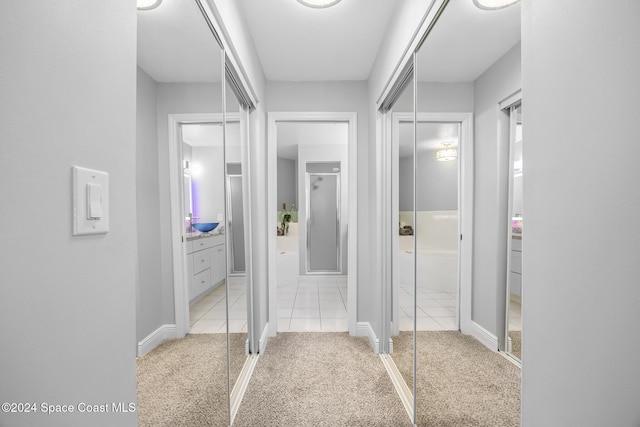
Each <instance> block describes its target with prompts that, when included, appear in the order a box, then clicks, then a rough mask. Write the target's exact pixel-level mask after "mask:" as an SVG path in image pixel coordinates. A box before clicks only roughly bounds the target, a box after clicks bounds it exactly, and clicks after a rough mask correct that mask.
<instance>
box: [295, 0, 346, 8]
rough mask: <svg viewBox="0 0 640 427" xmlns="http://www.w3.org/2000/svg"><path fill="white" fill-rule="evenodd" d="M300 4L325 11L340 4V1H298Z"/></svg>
mask: <svg viewBox="0 0 640 427" xmlns="http://www.w3.org/2000/svg"><path fill="white" fill-rule="evenodd" d="M298 3H300V4H303V5H305V6H307V7H312V8H314V9H325V8H327V7H331V6H335V5H336V4H338V3H340V0H298Z"/></svg>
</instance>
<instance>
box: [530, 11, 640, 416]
mask: <svg viewBox="0 0 640 427" xmlns="http://www.w3.org/2000/svg"><path fill="white" fill-rule="evenodd" d="M522 10H523V21H522V29H523V34H522V60H523V76H522V77H523V82H522V86H523V87H522V91H523V99H524V104H523V107H524V108H523V118H524V124H523V135H524V138H525V140H526V145H525V146H524V150H525V154H524V155H525V160H526V166H525V167H526V173H525V174H524V175H523V179H524V200H523V203H524V209H525V222H524V224H525V227H526V228H525V229H524V230H526V231H525V233H526V239H525V240H523V248H524V250H525V252H526V257H523V259H522V262H523V265H522V269H523V273H524V274H525V276H523V292H524V293H523V295H524V298H525V304H524V306H523V313H522V314H523V319H522V322H523V334H524V337H525V338H524V341H523V347H522V363H523V369H522V426H523V427H538V426H548V427H560V426H583V427H598V426H603V425H608V426H638V425H640V406H639V405H638V396H640V381H639V379H640V364H638V354H640V338H639V336H638V326H639V325H640V310H639V309H638V306H639V304H640V286H639V285H638V284H639V278H640V263H639V262H638V255H639V254H640V229H639V228H638V227H637V224H636V222H637V218H638V213H639V212H640V186H639V185H638V182H640V169H639V168H638V159H640V144H638V135H640V121H639V120H638V117H639V116H640V102H638V100H639V99H640V83H639V80H638V76H639V75H640V57H639V56H638V52H640V3H639V2H637V1H619V2H609V3H607V4H606V5H603V4H601V3H598V2H585V1H581V0H563V1H562V2H554V1H542V2H541V1H535V0H523V1H522ZM609 149H615V153H616V154H615V155H608V154H607V150H609Z"/></svg>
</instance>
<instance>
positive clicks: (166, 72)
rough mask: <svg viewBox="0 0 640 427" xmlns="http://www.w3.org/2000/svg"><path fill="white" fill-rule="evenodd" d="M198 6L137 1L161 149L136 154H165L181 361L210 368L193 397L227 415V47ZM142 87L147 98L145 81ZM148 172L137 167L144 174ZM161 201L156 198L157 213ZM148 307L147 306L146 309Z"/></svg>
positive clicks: (208, 415) (225, 419)
mask: <svg viewBox="0 0 640 427" xmlns="http://www.w3.org/2000/svg"><path fill="white" fill-rule="evenodd" d="M200 6H201V3H200V0H191V1H182V0H164V1H163V2H162V3H161V5H160V6H159V7H157V8H155V9H152V10H139V11H138V84H139V86H140V85H141V82H143V81H146V82H148V83H149V84H148V85H145V87H148V88H149V89H150V90H151V89H152V92H153V102H154V103H155V106H154V108H153V114H154V115H155V117H156V120H157V122H156V124H155V129H154V144H155V145H156V146H157V147H158V150H159V152H158V153H157V155H155V156H154V155H153V154H154V153H153V152H149V151H147V150H145V151H139V152H138V156H139V157H140V156H143V157H144V159H145V160H140V161H139V163H138V164H140V162H143V161H145V162H146V161H147V160H146V159H149V160H148V164H149V165H151V164H152V162H153V161H155V162H156V165H155V167H156V168H157V167H158V166H157V163H158V160H159V164H160V171H159V172H160V174H161V179H160V184H159V185H160V194H162V191H164V190H163V188H162V186H163V185H168V186H169V188H167V189H166V191H167V192H168V193H170V194H171V198H170V200H171V201H170V204H171V206H170V208H171V213H170V215H171V231H172V237H171V239H170V240H171V243H169V242H167V243H166V244H167V245H168V244H171V245H172V246H174V247H173V257H172V258H173V271H174V272H180V271H182V272H183V275H182V277H180V276H179V274H178V273H176V275H174V277H173V278H174V280H173V289H171V290H170V292H172V293H173V296H174V298H173V301H174V303H175V321H176V328H177V330H178V332H179V334H182V333H188V334H189V335H188V336H187V337H186V338H183V339H182V340H183V341H182V343H189V345H188V346H186V348H187V349H188V351H190V353H189V354H185V355H183V356H181V363H182V364H183V365H182V366H181V367H180V368H181V369H184V363H186V362H185V361H184V360H189V361H190V362H192V363H191V364H189V365H188V366H189V367H188V370H189V375H192V374H193V375H198V376H202V375H205V373H206V376H207V377H208V379H207V380H208V382H209V387H208V389H207V390H206V393H204V392H203V393H204V396H194V400H196V399H200V398H205V399H206V402H207V403H206V404H204V405H203V406H202V411H203V413H202V414H201V419H200V421H201V422H206V423H207V424H210V425H228V424H229V405H228V401H229V397H228V378H229V372H228V354H227V327H226V322H227V303H226V298H227V292H226V264H225V259H224V248H225V236H224V226H223V224H222V222H223V221H222V218H221V216H222V214H223V213H224V212H225V199H224V192H223V191H222V189H223V188H224V161H223V153H222V151H223V145H224V144H223V137H224V134H223V115H222V113H223V96H222V94H223V88H222V82H223V63H224V56H223V55H224V53H223V50H222V48H221V46H220V45H219V43H218V41H217V38H216V36H215V35H214V33H213V32H212V30H211V27H210V26H209V25H208V22H207V18H206V16H205V15H204V14H203V13H202V9H201V7H200ZM138 93H139V101H138V102H141V101H142V100H143V98H142V96H141V95H140V88H139V90H138ZM167 129H171V132H167ZM139 131H141V128H140V124H139ZM167 147H168V148H167ZM165 165H169V167H168V168H167V166H165ZM147 167H151V166H147ZM144 173H145V172H144V169H139V171H138V176H139V177H140V176H141V174H144ZM163 174H166V175H163ZM167 175H168V177H167ZM152 182H154V183H155V182H158V171H157V169H156V172H155V173H154V174H152V175H151V176H150V178H149V180H148V181H145V182H144V185H145V186H149V188H148V189H145V192H144V193H142V194H143V195H142V196H141V195H140V194H141V193H140V192H139V193H138V203H139V212H140V205H141V204H142V205H144V203H145V201H146V200H147V199H148V198H149V197H151V195H152V194H153V193H152V186H151V183H152ZM138 185H140V183H139V184H138ZM160 202H161V203H160V208H161V209H163V205H162V200H161V201H160ZM157 210H158V209H157V207H155V211H154V212H153V213H154V214H157V212H156V211H157ZM150 213H151V212H150ZM167 215H169V213H167ZM159 239H164V237H161V238H159ZM162 242H163V244H165V243H164V240H162ZM221 253H222V255H223V256H222V257H221V256H220V254H221ZM141 262H144V261H141ZM154 286H155V287H156V288H157V286H158V283H157V282H156V283H154ZM150 298H151V296H150V295H146V294H144V292H141V294H140V297H139V305H140V306H141V307H142V306H144V305H145V304H147V301H149V299H150ZM148 310H149V309H141V313H139V317H140V316H144V313H145V312H146V311H148ZM173 386H174V384H167V383H163V384H159V385H158V386H157V387H155V390H153V393H154V397H153V398H155V399H157V396H162V395H165V394H166V393H171V392H172V391H170V388H171V387H173ZM189 403H190V402H185V405H184V408H187V409H188V408H189V407H190V406H189ZM168 410H170V411H176V410H177V409H176V408H168ZM149 415H153V414H149ZM145 416H146V415H145V414H144V413H143V412H142V409H141V411H140V413H139V417H140V423H141V424H145V425H146V424H154V422H150V423H148V422H147V421H146V419H143V417H145Z"/></svg>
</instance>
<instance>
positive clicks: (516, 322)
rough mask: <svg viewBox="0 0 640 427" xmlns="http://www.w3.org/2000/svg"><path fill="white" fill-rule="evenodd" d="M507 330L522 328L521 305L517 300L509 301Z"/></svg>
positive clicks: (519, 329)
mask: <svg viewBox="0 0 640 427" xmlns="http://www.w3.org/2000/svg"><path fill="white" fill-rule="evenodd" d="M509 330H510V331H521V330H522V305H521V303H520V302H519V301H514V300H513V299H511V300H510V301H509Z"/></svg>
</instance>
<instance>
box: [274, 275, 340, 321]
mask: <svg viewBox="0 0 640 427" xmlns="http://www.w3.org/2000/svg"><path fill="white" fill-rule="evenodd" d="M277 299H278V323H277V325H278V328H277V329H278V332H341V331H347V330H348V329H349V328H348V322H347V278H346V277H343V276H340V277H337V278H325V277H322V278H320V277H318V278H314V277H305V278H301V279H299V280H298V281H297V282H293V283H291V284H287V285H280V286H278V296H277Z"/></svg>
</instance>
